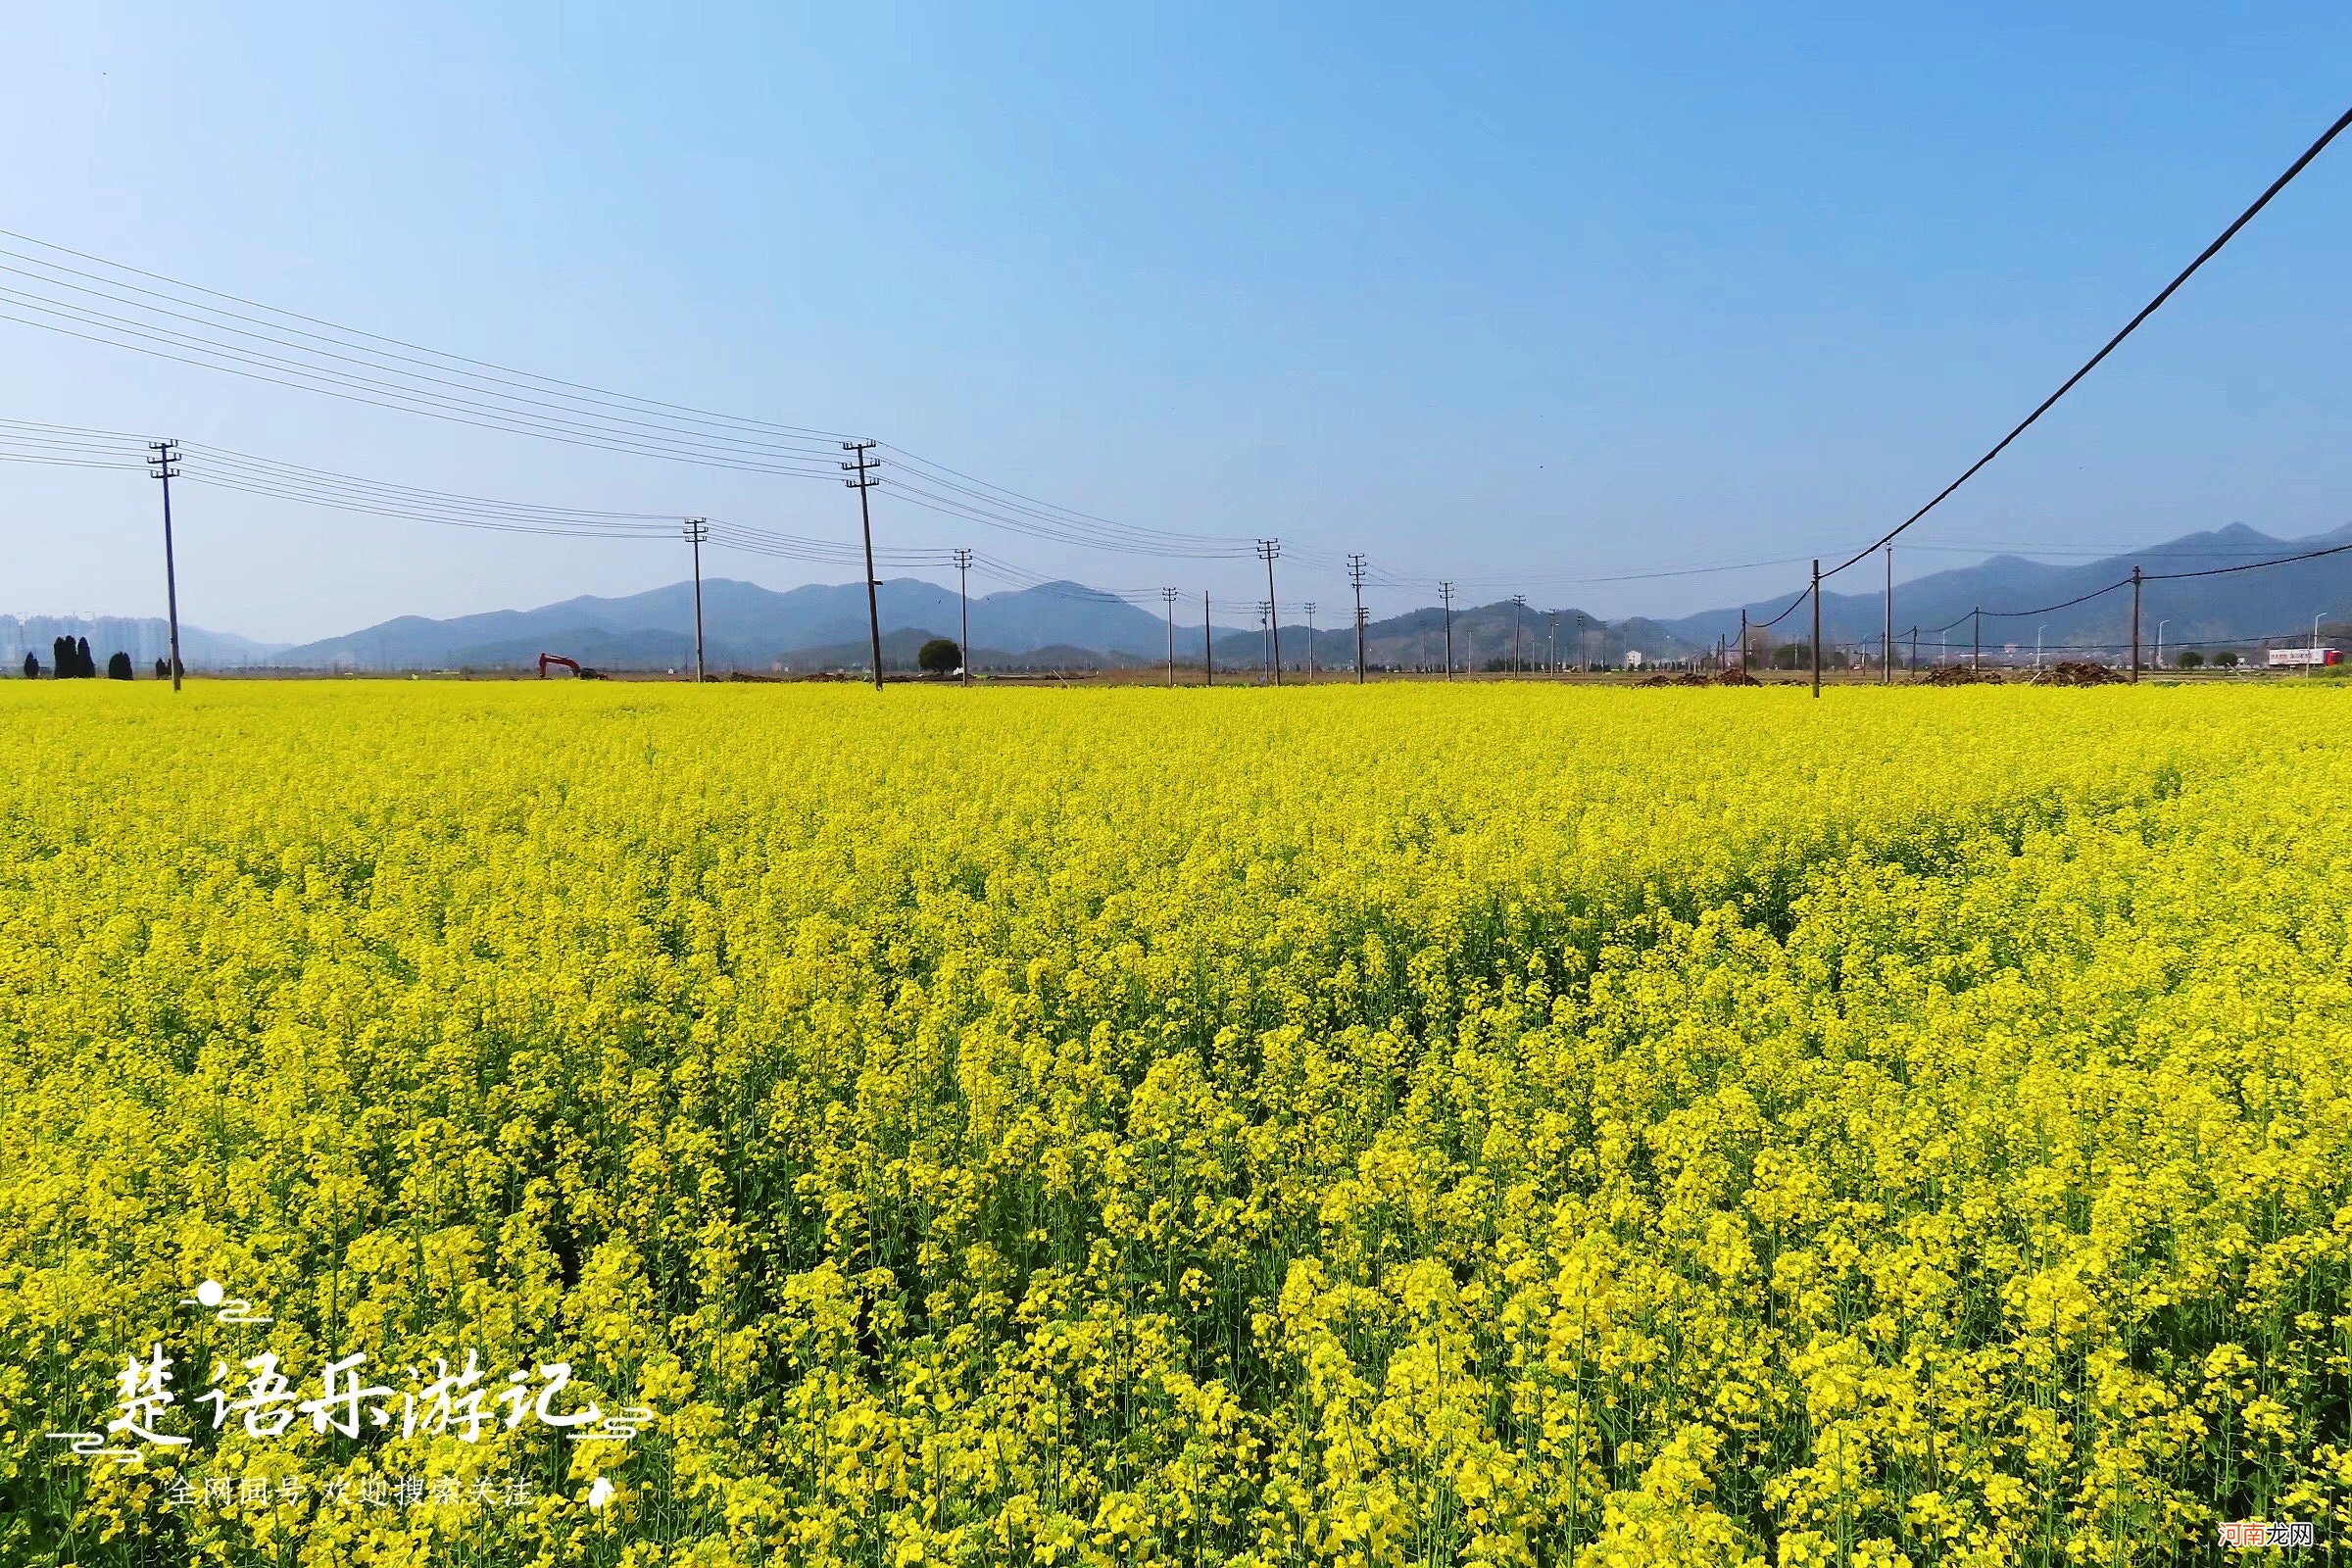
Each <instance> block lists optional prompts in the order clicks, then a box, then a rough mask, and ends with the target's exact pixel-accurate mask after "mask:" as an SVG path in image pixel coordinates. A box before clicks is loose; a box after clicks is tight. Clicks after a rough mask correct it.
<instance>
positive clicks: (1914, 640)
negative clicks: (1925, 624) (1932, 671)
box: [1911, 626, 1919, 670]
mask: <svg viewBox="0 0 2352 1568" xmlns="http://www.w3.org/2000/svg"><path fill="white" fill-rule="evenodd" d="M1911 667H1912V668H1913V669H1914V670H1916V669H1918V668H1919V628H1918V627H1917V626H1913V627H1912V628H1911Z"/></svg>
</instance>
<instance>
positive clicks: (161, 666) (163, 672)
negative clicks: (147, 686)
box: [155, 659, 172, 680]
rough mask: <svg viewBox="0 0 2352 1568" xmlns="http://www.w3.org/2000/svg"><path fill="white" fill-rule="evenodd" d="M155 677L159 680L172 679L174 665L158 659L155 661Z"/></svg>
mask: <svg viewBox="0 0 2352 1568" xmlns="http://www.w3.org/2000/svg"><path fill="white" fill-rule="evenodd" d="M155 678H156V679H157V680H170V679H171V678H172V666H171V665H170V664H167V663H165V662H163V661H162V660H160V659H159V660H157V661H156V662H155Z"/></svg>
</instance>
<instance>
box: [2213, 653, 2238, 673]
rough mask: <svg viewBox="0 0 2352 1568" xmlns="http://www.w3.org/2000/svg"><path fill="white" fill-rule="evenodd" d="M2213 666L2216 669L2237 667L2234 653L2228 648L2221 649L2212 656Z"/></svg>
mask: <svg viewBox="0 0 2352 1568" xmlns="http://www.w3.org/2000/svg"><path fill="white" fill-rule="evenodd" d="M2213 665H2214V668H2216V669H2235V668H2236V667H2237V654H2236V652H2235V651H2234V650H2231V649H2228V648H2225V649H2223V650H2222V651H2221V652H2220V653H2218V654H2216V655H2214V656H2213Z"/></svg>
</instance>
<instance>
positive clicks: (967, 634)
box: [956, 550, 972, 686]
mask: <svg viewBox="0 0 2352 1568" xmlns="http://www.w3.org/2000/svg"><path fill="white" fill-rule="evenodd" d="M971 569H972V553H971V552H970V551H969V550H958V551H956V602H957V605H958V607H959V608H960V609H961V611H962V613H963V630H962V632H961V633H960V636H961V639H962V640H961V641H959V642H958V643H956V663H958V664H960V665H962V666H963V683H964V684H965V685H966V686H969V685H970V684H971V683H972V589H971V577H970V575H969V573H970V571H971Z"/></svg>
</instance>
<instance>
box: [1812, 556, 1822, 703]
mask: <svg viewBox="0 0 2352 1568" xmlns="http://www.w3.org/2000/svg"><path fill="white" fill-rule="evenodd" d="M1813 695H1814V696H1815V697H1819V696H1820V695H1821V558H1820V557H1819V556H1815V557H1814V558H1813Z"/></svg>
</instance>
